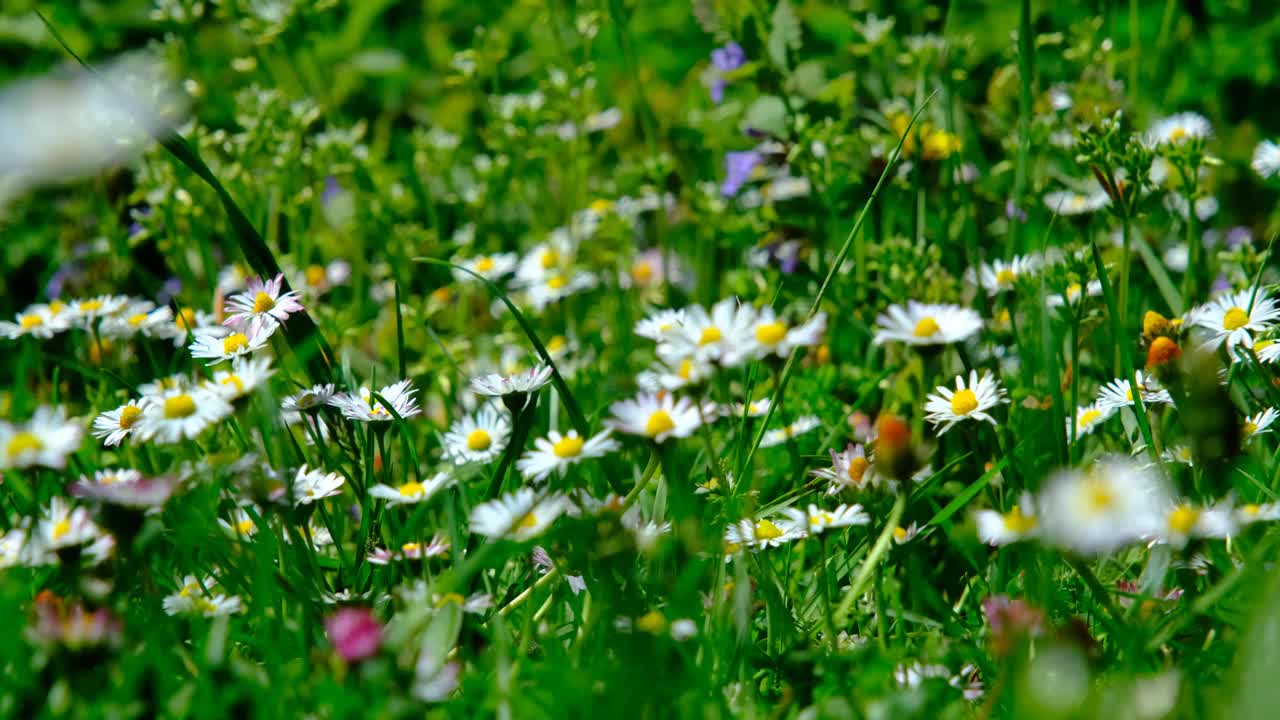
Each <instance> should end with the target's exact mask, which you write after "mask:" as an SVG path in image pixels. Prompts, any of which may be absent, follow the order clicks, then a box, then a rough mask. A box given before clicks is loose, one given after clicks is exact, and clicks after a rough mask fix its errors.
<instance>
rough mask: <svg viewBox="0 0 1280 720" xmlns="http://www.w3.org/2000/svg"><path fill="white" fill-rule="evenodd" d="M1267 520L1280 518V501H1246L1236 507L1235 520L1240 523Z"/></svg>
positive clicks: (1248, 523) (1245, 523) (1246, 523)
mask: <svg viewBox="0 0 1280 720" xmlns="http://www.w3.org/2000/svg"><path fill="white" fill-rule="evenodd" d="M1266 520H1280V503H1275V502H1270V503H1262V504H1258V503H1246V504H1244V505H1241V506H1240V507H1238V508H1236V509H1235V521H1236V523H1237V524H1239V525H1251V524H1253V523H1255V522H1262V521H1266Z"/></svg>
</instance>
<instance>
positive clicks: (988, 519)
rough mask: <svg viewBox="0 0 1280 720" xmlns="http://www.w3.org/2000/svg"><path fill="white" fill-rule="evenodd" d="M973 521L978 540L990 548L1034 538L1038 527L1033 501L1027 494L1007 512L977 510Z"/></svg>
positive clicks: (1038, 522)
mask: <svg viewBox="0 0 1280 720" xmlns="http://www.w3.org/2000/svg"><path fill="white" fill-rule="evenodd" d="M973 519H974V523H975V524H976V525H977V526H978V539H979V540H981V541H982V542H984V543H986V544H988V545H991V546H992V547H998V546H1000V545H1008V544H1009V543H1015V542H1018V541H1020V540H1026V539H1028V538H1031V537H1034V536H1035V534H1036V530H1037V529H1038V528H1039V525H1040V521H1039V519H1038V518H1037V517H1036V513H1035V505H1034V501H1033V500H1032V499H1031V495H1030V494H1028V493H1024V494H1023V496H1022V498H1021V499H1020V500H1019V501H1018V502H1017V503H1016V504H1015V505H1014V506H1013V507H1012V508H1010V509H1009V511H1008V512H1003V513H1002V512H1000V511H998V510H979V511H978V512H976V513H974V518H973Z"/></svg>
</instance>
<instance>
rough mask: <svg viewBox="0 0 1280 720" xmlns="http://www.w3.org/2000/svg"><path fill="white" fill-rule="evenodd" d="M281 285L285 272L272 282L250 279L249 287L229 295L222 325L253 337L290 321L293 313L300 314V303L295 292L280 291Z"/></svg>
mask: <svg viewBox="0 0 1280 720" xmlns="http://www.w3.org/2000/svg"><path fill="white" fill-rule="evenodd" d="M283 286H284V273H280V274H278V275H276V276H275V278H274V279H272V280H265V281H264V280H263V279H262V278H257V277H255V278H252V279H250V280H249V287H248V288H247V289H246V290H245V291H244V292H242V293H237V294H235V295H232V296H231V297H230V298H229V299H228V300H227V305H226V310H227V314H228V317H227V319H226V321H225V322H224V324H225V325H229V326H231V327H233V328H235V329H236V330H238V331H240V332H245V330H246V328H247V329H248V330H249V331H251V332H249V333H248V334H251V335H252V334H256V333H258V332H260V331H263V330H265V331H266V332H267V334H268V335H270V334H271V333H273V332H275V329H276V328H277V327H278V326H280V325H281V324H282V323H284V321H285V320H288V319H289V316H290V315H291V314H293V313H297V312H302V309H303V308H302V303H300V302H298V293H297V292H295V291H293V290H290V291H289V292H286V293H282V292H280V291H281V289H282V288H283Z"/></svg>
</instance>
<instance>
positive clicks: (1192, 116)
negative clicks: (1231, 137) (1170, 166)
mask: <svg viewBox="0 0 1280 720" xmlns="http://www.w3.org/2000/svg"><path fill="white" fill-rule="evenodd" d="M1212 135H1213V126H1212V125H1210V124H1209V120H1208V119H1207V118H1206V117H1205V116H1203V115H1200V114H1199V113H1193V112H1184V113H1177V114H1176V115H1170V116H1169V117H1167V118H1161V119H1160V120H1157V121H1156V122H1155V124H1153V125H1152V126H1151V129H1150V130H1148V131H1147V139H1148V140H1149V141H1150V142H1151V144H1153V145H1181V144H1183V143H1186V142H1189V141H1191V140H1207V139H1209V138H1210V137H1211V136H1212Z"/></svg>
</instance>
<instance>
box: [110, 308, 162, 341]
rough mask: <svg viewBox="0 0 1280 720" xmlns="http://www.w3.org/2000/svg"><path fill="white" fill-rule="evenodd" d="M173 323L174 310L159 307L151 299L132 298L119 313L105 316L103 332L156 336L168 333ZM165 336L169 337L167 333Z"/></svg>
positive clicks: (116, 334) (119, 334)
mask: <svg viewBox="0 0 1280 720" xmlns="http://www.w3.org/2000/svg"><path fill="white" fill-rule="evenodd" d="M172 324H173V311H172V310H170V309H169V308H168V307H167V306H166V307H161V308H157V307H156V304H155V303H153V302H151V301H150V300H132V301H130V304H129V306H128V307H126V308H124V309H123V310H121V311H120V313H119V314H118V315H111V316H109V317H106V318H103V320H102V326H101V328H100V329H101V332H102V334H103V335H104V336H105V337H117V338H121V337H132V336H134V335H138V334H142V335H145V336H147V337H154V336H156V335H157V334H158V333H160V334H165V333H167V331H168V329H169V327H170V326H171V325H172ZM165 337H168V335H167V334H165Z"/></svg>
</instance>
